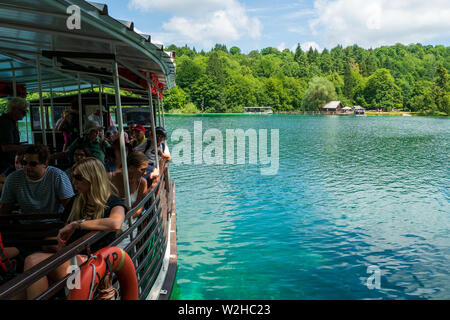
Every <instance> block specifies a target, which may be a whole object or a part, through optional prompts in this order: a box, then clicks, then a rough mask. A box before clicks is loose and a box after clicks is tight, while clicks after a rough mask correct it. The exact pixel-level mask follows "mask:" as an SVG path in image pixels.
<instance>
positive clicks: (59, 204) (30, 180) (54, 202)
mask: <svg viewBox="0 0 450 320" xmlns="http://www.w3.org/2000/svg"><path fill="white" fill-rule="evenodd" d="M22 165H23V169H19V170H17V171H14V172H13V173H11V174H10V175H9V176H8V177H7V178H6V181H5V185H4V187H3V192H2V197H1V199H0V214H7V213H10V212H11V210H12V209H13V206H14V204H15V203H17V204H18V205H19V207H20V209H21V211H22V212H24V213H60V212H62V211H63V210H64V207H65V206H66V205H67V204H68V202H69V199H70V198H71V197H73V196H74V192H73V188H72V184H71V183H70V180H69V178H68V177H67V175H66V173H65V172H64V171H62V170H60V169H58V168H55V167H52V166H49V165H48V149H47V146H44V145H31V146H28V147H27V148H26V149H25V154H24V156H23V160H22Z"/></svg>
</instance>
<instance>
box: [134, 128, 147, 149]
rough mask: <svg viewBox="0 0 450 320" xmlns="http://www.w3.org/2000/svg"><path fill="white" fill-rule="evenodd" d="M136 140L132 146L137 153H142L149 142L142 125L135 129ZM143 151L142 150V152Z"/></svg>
mask: <svg viewBox="0 0 450 320" xmlns="http://www.w3.org/2000/svg"><path fill="white" fill-rule="evenodd" d="M133 136H134V139H133V141H131V146H132V147H133V148H135V149H136V151H139V152H142V151H143V150H144V148H145V143H146V141H147V139H146V137H145V128H144V126H142V125H137V126H135V127H134V128H133ZM141 149H142V150H141Z"/></svg>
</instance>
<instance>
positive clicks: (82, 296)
mask: <svg viewBox="0 0 450 320" xmlns="http://www.w3.org/2000/svg"><path fill="white" fill-rule="evenodd" d="M106 259H108V260H109V263H110V264H111V269H112V271H113V272H114V273H115V274H116V275H117V278H118V280H119V284H120V295H121V297H122V300H138V299H139V293H138V281H137V277H136V270H135V268H134V264H133V261H132V260H131V258H130V256H129V255H128V254H127V253H126V252H125V251H123V250H122V249H120V248H118V247H105V248H103V249H100V250H98V251H97V252H96V253H95V254H94V256H93V257H92V258H91V259H90V260H89V261H88V262H87V263H86V264H85V265H84V266H83V267H81V270H80V284H81V286H80V289H76V288H74V289H72V290H70V292H69V296H68V297H67V299H68V300H92V298H93V296H94V292H95V290H96V289H97V287H98V284H99V283H100V281H101V279H102V278H103V277H104V276H105V273H106V270H107V264H106Z"/></svg>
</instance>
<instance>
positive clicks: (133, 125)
mask: <svg viewBox="0 0 450 320" xmlns="http://www.w3.org/2000/svg"><path fill="white" fill-rule="evenodd" d="M137 125H138V124H137V123H136V122H134V121H132V122H129V123H128V136H129V137H130V140H134V138H135V136H134V129H136V127H137Z"/></svg>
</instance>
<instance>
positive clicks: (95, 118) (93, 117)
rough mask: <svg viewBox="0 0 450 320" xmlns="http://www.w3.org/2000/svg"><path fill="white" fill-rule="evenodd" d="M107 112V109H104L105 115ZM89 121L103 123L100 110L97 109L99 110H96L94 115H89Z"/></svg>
mask: <svg viewBox="0 0 450 320" xmlns="http://www.w3.org/2000/svg"><path fill="white" fill-rule="evenodd" d="M106 112H107V111H106V109H105V107H103V113H106ZM88 120H90V121H95V122H97V123H100V124H101V123H102V119H101V117H100V109H97V110H95V112H94V113H91V114H90V115H89V117H88Z"/></svg>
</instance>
